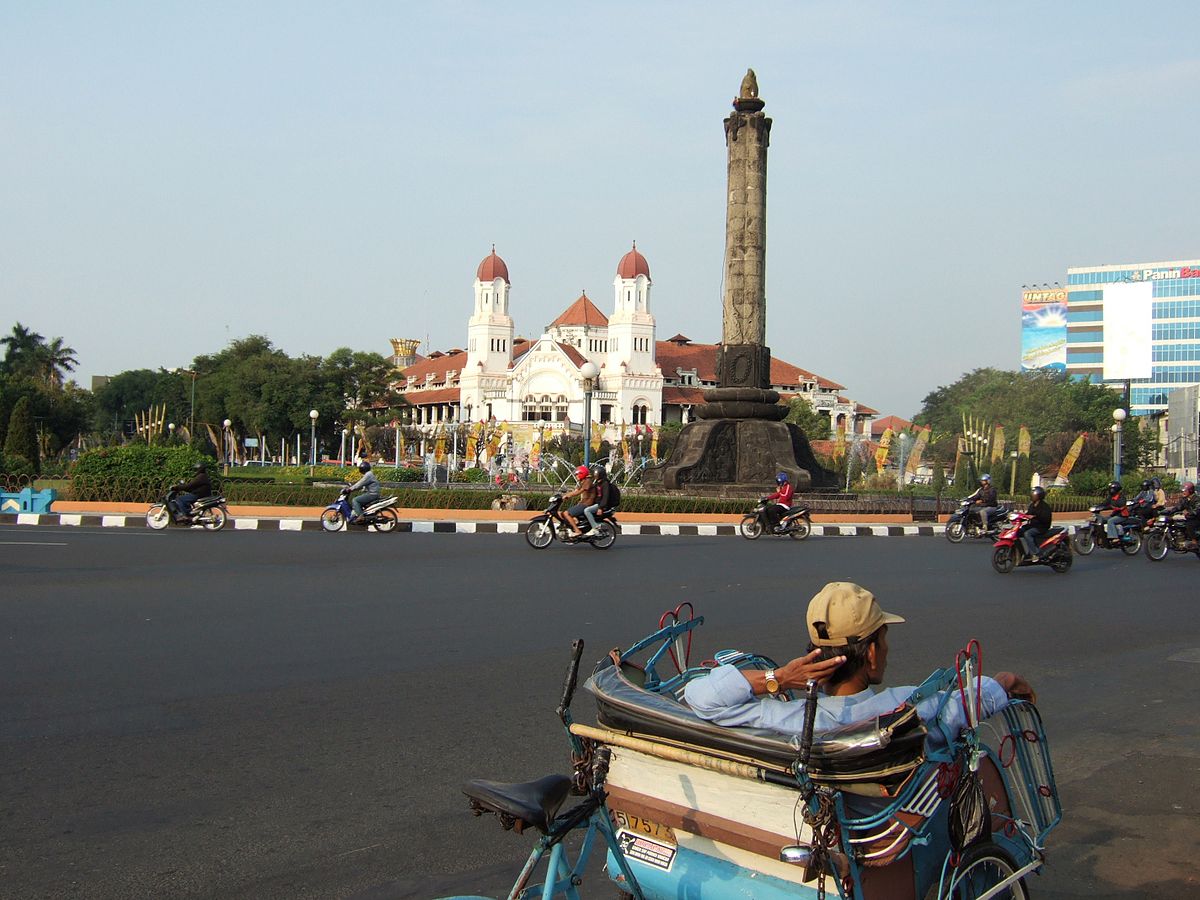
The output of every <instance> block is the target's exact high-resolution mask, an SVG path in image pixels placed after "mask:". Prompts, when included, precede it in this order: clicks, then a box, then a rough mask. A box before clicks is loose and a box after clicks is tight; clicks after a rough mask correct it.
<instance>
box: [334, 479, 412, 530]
mask: <svg viewBox="0 0 1200 900" xmlns="http://www.w3.org/2000/svg"><path fill="white" fill-rule="evenodd" d="M397 499H398V498H396V497H383V498H382V499H380V500H376V501H375V502H374V503H372V504H371V505H370V506H366V507H364V508H363V514H362V518H361V519H359V520H358V521H357V522H355V523H354V526H355V527H356V528H357V527H359V526H361V527H363V528H374V529H375V530H376V531H385V532H386V531H392V530H394V529H395V527H396V526H397V525H398V524H399V523H400V515H399V513H397V512H396V510H395V509H394V507H395V506H396V500H397ZM352 515H354V507H352V506H351V505H350V488H349V487H344V488H342V489H341V491H339V492H338V498H337V499H336V500H334V501H333V502H332V503H330V504H329V505H328V506H327V507H325V511H324V512H322V513H321V527H322V528H324V529H325V530H326V531H341V530H342V527H343V526H345V527H347V528H348V527H349V524H350V517H351V516H352Z"/></svg>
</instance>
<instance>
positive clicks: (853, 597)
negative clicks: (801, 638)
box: [808, 581, 904, 647]
mask: <svg viewBox="0 0 1200 900" xmlns="http://www.w3.org/2000/svg"><path fill="white" fill-rule="evenodd" d="M903 621H904V619H903V617H901V616H897V615H893V614H892V613H889V612H884V611H883V610H882V609H880V608H879V603H878V602H877V601H876V600H875V595H874V594H872V593H871V592H870V591H868V590H867V589H866V588H864V587H860V586H859V585H857V584H854V583H852V582H849V581H831V582H830V583H829V584H827V585H825V587H823V588H821V590H820V591H818V592H817V595H816V596H815V597H813V598H812V600H811V601H809V604H808V637H809V639H810V640H811V641H812V643H813V646H815V647H844V646H845V645H846V644H851V643H854V642H855V641H860V640H862V639H863V638H867V637H870V636H871V635H872V634H874V633H875V632H876V631H878V630H879V629H880V628H881V627H882V626H884V625H894V624H897V623H899V622H903ZM818 625H823V626H824V627H823V629H822V630H821V631H820V632H819V631H818V630H817V626H818ZM822 634H824V635H825V636H824V637H822V636H821V635H822Z"/></svg>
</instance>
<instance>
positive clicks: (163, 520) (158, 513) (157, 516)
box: [146, 503, 171, 531]
mask: <svg viewBox="0 0 1200 900" xmlns="http://www.w3.org/2000/svg"><path fill="white" fill-rule="evenodd" d="M146 524H147V525H149V526H150V527H151V528H153V529H154V530H155V531H162V530H163V529H164V528H166V527H167V526H168V525H170V524H171V513H170V512H168V511H167V506H166V504H165V503H156V504H155V505H154V506H152V507H150V511H149V512H148V513H146Z"/></svg>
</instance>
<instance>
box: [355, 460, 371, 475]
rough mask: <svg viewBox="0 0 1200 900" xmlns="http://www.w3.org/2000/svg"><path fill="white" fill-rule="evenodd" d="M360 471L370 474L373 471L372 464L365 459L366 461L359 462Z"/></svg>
mask: <svg viewBox="0 0 1200 900" xmlns="http://www.w3.org/2000/svg"><path fill="white" fill-rule="evenodd" d="M358 471H360V472H370V471H371V464H370V463H369V462H367V461H366V460H365V459H364V460H360V461H359V463H358Z"/></svg>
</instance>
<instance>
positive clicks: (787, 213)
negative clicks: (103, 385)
mask: <svg viewBox="0 0 1200 900" xmlns="http://www.w3.org/2000/svg"><path fill="white" fill-rule="evenodd" d="M1194 25H1195V8H1194V5H1193V4H1191V3H1155V2H1144V3H1113V2H1059V3H1044V2H1004V3H999V2H993V3H984V2H976V3H961V2H959V3H949V2H948V3H927V2H919V0H916V2H911V3H902V4H901V3H890V2H851V3H848V2H844V0H838V2H819V3H815V2H803V0H792V2H759V3H755V4H736V3H728V2H726V3H708V2H642V3H625V2H599V3H592V4H576V3H562V2H545V3H542V2H520V0H510V2H507V3H496V2H489V3H474V2H439V3H422V4H412V3H402V2H391V3H365V2H364V3H356V2H325V3H308V2H303V0H300V2H279V3H272V2H253V3H246V2H244V0H243V2H236V3H221V2H212V3H203V4H197V3H183V2H161V3H152V2H148V0H147V2H143V3H122V2H108V3H103V4H101V3H94V2H78V3H71V2H59V3H53V2H51V3H38V4H34V3H26V2H20V0H0V59H2V60H3V73H4V75H3V78H0V173H2V174H0V330H2V331H4V332H5V333H7V332H8V330H9V329H10V328H11V326H12V324H13V323H14V322H18V321H19V322H21V323H22V324H24V325H26V326H28V327H31V328H33V329H34V330H35V331H38V332H39V333H41V334H43V335H45V336H46V337H47V338H52V337H58V336H61V337H63V338H64V339H65V341H66V343H67V344H68V345H69V346H71V347H74V348H75V349H76V351H77V356H78V359H79V367H78V369H77V371H76V373H75V377H76V378H77V379H78V380H79V382H80V383H81V384H83V385H85V386H86V385H88V384H90V380H91V376H93V375H100V374H110V375H111V374H115V373H117V372H120V371H124V370H126V369H135V368H152V369H154V368H159V367H163V368H172V367H176V366H186V365H187V364H188V363H190V361H191V360H192V359H193V358H194V357H195V356H197V355H200V354H204V353H213V352H216V351H218V350H220V349H221V348H222V347H223V346H225V345H226V344H228V342H229V341H230V340H233V339H237V338H239V337H244V336H246V335H249V334H265V335H267V336H268V337H270V339H271V340H272V341H273V342H274V343H275V345H276V346H278V347H280V348H282V349H283V350H285V351H287V352H288V353H289V354H292V355H298V354H301V353H307V354H314V355H322V356H323V355H327V354H328V353H329V352H331V351H332V350H334V349H335V348H337V347H341V346H350V347H353V348H354V349H356V350H374V351H377V352H379V353H382V354H385V355H387V354H389V353H390V346H389V344H388V338H391V337H410V338H418V339H420V340H422V341H423V342H424V341H428V343H427V344H425V345H424V346H423V347H422V352H428V351H429V350H431V349H441V350H446V349H449V348H452V347H462V346H464V344H465V341H466V327H467V318H468V316H469V315H470V313H471V309H472V306H473V296H474V295H473V289H472V283H473V280H474V277H475V269H476V267H477V266H478V264H479V262H480V260H482V259H483V258H484V257H485V256H486V255H487V254H488V253H489V252H490V251H491V247H492V244H493V243H494V244H495V246H496V250H497V252H498V253H499V254H500V256H502V257H503V258H504V260H505V261H506V263H507V264H508V269H509V273H510V276H511V279H512V292H511V299H510V311H511V313H512V315H513V317H514V319H515V321H516V328H517V332H518V334H519V335H523V336H528V337H537V336H539V335H540V334H541V332H542V330H543V329H544V328H545V326H546V325H547V324H548V323H549V322H551V321H552V320H553V319H554V318H555V317H556V316H557V315H558V314H559V313H560V312H561V311H562V310H563V309H565V308H566V307H567V306H568V305H570V303H571V302H572V301H574V300H575V299H576V298H577V297H578V296H579V294H580V292H581V291H584V290H586V291H587V293H588V296H589V297H591V298H592V299H593V300H594V301H595V302H596V304H597V305H598V306H599V307H600V308H601V309H602V310H604V311H606V312H611V309H612V304H613V287H612V282H613V277H614V275H615V271H616V265H617V262H618V260H619V259H620V258H621V256H622V255H623V254H624V253H625V252H626V251H627V250H628V249H629V247H630V245H631V243H632V242H633V241H634V240H636V241H637V246H638V249H639V250H640V251H641V252H642V253H643V254H644V255H645V256H646V258H647V260H648V262H649V264H650V270H651V275H652V278H653V283H654V287H653V293H652V298H651V299H652V312H654V314H655V316H656V317H657V322H658V337H659V339H660V340H662V339H665V338H667V337H670V336H671V335H673V334H675V333H676V332H682V333H683V334H685V335H686V336H688V337H690V338H691V339H693V340H695V341H703V342H716V341H718V340H720V337H721V334H720V331H721V289H722V288H721V275H722V259H723V253H724V229H725V190H726V184H725V178H726V171H725V160H726V156H725V154H726V151H725V143H724V130H723V126H722V120H723V119H724V118H725V117H726V116H727V115H728V113H729V111H730V102H731V100H732V98H733V97H734V96H735V94H736V93H737V90H738V87H739V85H740V83H741V80H742V76H743V75H744V74H745V71H746V69H747V68H748V67H752V68H753V69H754V70H755V72H756V73H757V76H758V83H759V89H760V96H761V97H762V98H763V99H764V100H765V101H766V109H765V112H766V114H767V115H768V116H770V117H771V118H772V119H773V120H774V125H773V127H772V130H771V146H770V157H769V171H768V180H767V257H766V259H767V342H768V344H769V345H770V347H771V350H772V354H773V355H774V356H775V357H778V358H782V359H785V360H787V361H789V362H792V363H794V364H796V365H799V366H801V367H803V368H806V369H809V370H811V371H814V372H817V373H819V374H821V375H823V376H825V377H826V378H829V379H832V380H834V381H837V382H839V383H841V384H843V385H845V386H846V389H847V390H846V391H845V393H846V394H848V395H849V396H851V397H853V398H854V399H856V400H858V401H860V402H862V403H865V404H867V405H869V406H871V407H874V408H875V409H878V410H879V411H880V412H881V414H884V415H888V414H897V415H901V416H904V417H911V416H912V415H913V414H914V413H916V412H917V411H918V410H919V409H920V406H921V401H922V399H923V398H924V397H925V395H926V394H928V393H929V392H930V391H932V390H934V389H936V388H937V387H938V386H939V385H945V384H950V383H952V382H954V381H956V380H957V379H958V378H959V377H960V376H961V375H962V374H964V373H965V372H968V371H970V370H972V369H975V368H978V367H980V366H995V367H999V368H1005V369H1016V368H1019V366H1020V290H1021V287H1022V285H1024V284H1027V283H1036V284H1039V285H1040V284H1042V283H1048V284H1053V283H1054V282H1056V281H1058V282H1062V283H1065V280H1066V269H1067V267H1068V266H1084V265H1102V264H1108V263H1121V262H1146V261H1153V260H1176V259H1192V258H1196V257H1200V230H1198V229H1197V221H1198V217H1200V202H1198V200H1200V172H1198V170H1197V166H1196V160H1197V158H1198V148H1200V115H1197V114H1196V98H1197V97H1200V43H1198V42H1197V41H1196V40H1195V31H1196V29H1195V27H1194Z"/></svg>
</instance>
